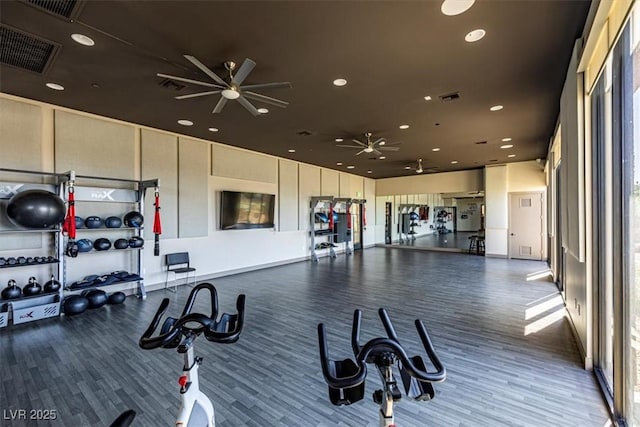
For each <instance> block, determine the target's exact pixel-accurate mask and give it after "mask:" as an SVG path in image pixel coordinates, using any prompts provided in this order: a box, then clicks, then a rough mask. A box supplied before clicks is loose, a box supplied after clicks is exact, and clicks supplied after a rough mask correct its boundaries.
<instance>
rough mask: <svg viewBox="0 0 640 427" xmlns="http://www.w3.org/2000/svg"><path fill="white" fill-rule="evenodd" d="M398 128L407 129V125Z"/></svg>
mask: <svg viewBox="0 0 640 427" xmlns="http://www.w3.org/2000/svg"><path fill="white" fill-rule="evenodd" d="M399 128H400V129H409V125H400V126H399Z"/></svg>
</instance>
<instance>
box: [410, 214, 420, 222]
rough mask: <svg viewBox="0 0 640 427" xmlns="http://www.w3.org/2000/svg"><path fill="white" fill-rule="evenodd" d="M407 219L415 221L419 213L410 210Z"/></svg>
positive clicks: (418, 217)
mask: <svg viewBox="0 0 640 427" xmlns="http://www.w3.org/2000/svg"><path fill="white" fill-rule="evenodd" d="M409 219H410V220H412V221H417V220H419V219H420V215H418V214H417V213H416V212H411V213H410V214H409Z"/></svg>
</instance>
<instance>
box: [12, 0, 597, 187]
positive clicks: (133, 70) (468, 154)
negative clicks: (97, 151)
mask: <svg viewBox="0 0 640 427" xmlns="http://www.w3.org/2000/svg"><path fill="white" fill-rule="evenodd" d="M454 1H456V0H454ZM441 4H442V2H441V1H406V2H405V1H368V2H364V1H362V2H360V1H337V2H332V1H257V2H254V1H193V2H192V1H156V2H152V1H64V0H28V1H27V0H24V1H0V23H1V28H0V29H2V30H3V33H2V34H3V37H2V61H3V62H4V61H5V60H6V58H8V57H12V55H13V56H16V55H17V60H16V61H14V60H15V59H16V58H13V59H11V61H14V62H13V64H14V65H6V64H5V63H2V64H0V90H1V91H2V92H4V93H8V94H12V95H17V96H21V97H26V98H30V99H35V100H39V101H43V102H47V103H51V104H55V105H60V106H64V107H68V108H73V109H77V110H81V111H86V112H90V113H94V114H98V115H101V116H107V117H112V118H115V119H120V120H125V121H128V122H132V123H137V124H141V125H145V126H150V127H153V128H158V129H163V130H167V131H171V132H177V133H180V134H185V135H191V136H194V137H198V138H202V139H206V140H210V141H216V142H221V143H224V144H229V145H234V146H238V147H244V148H247V149H250V150H255V151H259V152H263V153H268V154H272V155H275V156H279V157H284V158H289V159H292V160H296V161H301V162H305V163H310V164H315V165H319V166H323V167H327V168H331V169H336V170H342V171H346V172H350V173H354V174H358V175H362V176H368V177H372V178H383V177H396V176H405V175H415V173H416V172H415V168H416V166H417V159H419V158H421V159H422V163H423V166H424V169H425V173H431V172H444V171H454V170H463V169H472V168H480V167H484V166H485V165H487V164H492V163H506V162H511V161H523V160H532V159H537V158H545V157H546V152H547V146H548V142H549V140H550V138H551V136H552V134H553V131H554V128H555V125H556V121H557V117H558V112H559V100H560V93H561V90H562V85H563V82H564V78H565V75H566V70H567V65H568V63H569V58H570V55H571V51H572V48H573V43H574V40H575V39H576V38H578V37H580V35H581V33H582V28H583V26H584V24H585V20H586V17H587V14H588V10H589V6H590V3H589V2H588V1H574V0H570V1H562V0H554V1H538V0H523V1H511V0H507V1H499V0H491V1H483V0H477V1H476V2H475V4H473V6H472V7H471V8H470V9H469V10H468V11H466V12H464V13H462V14H460V15H457V16H446V15H444V14H443V13H442V12H441ZM39 5H49V6H51V5H53V6H54V7H56V8H59V9H64V8H67V12H68V13H63V14H66V15H67V16H60V14H56V13H51V12H48V11H44V10H43V9H42V8H41V7H39ZM58 12H59V11H58ZM478 28H482V29H484V30H486V36H485V37H484V38H482V39H481V40H479V41H477V42H474V43H468V42H466V41H465V35H466V34H467V33H469V32H470V31H472V30H475V29H478ZM8 30H13V31H18V32H19V33H23V34H27V35H30V36H31V37H33V38H35V39H37V40H39V41H45V42H49V43H51V44H52V45H53V46H54V48H53V50H52V51H51V52H48V51H45V52H43V50H42V49H43V48H39V47H37V46H35V47H34V45H31V46H30V47H29V46H27V47H26V48H25V49H24V51H17V52H16V51H10V50H12V49H13V50H15V46H13V45H10V41H9V37H8V36H7V34H9V33H8V32H7V31H8ZM73 33H80V34H84V35H86V36H89V37H90V38H92V39H93V40H94V41H95V46H93V47H87V46H82V45H80V44H78V43H76V42H74V41H73V40H72V39H71V37H70V36H71V34H73ZM38 49H40V50H38ZM21 55H22V56H21ZM184 55H193V56H194V57H196V58H198V59H199V60H200V61H201V62H202V63H204V64H205V65H206V66H208V67H209V68H211V69H212V70H214V72H215V73H217V74H218V75H219V76H221V77H224V76H226V74H225V73H226V71H225V69H224V66H223V64H224V62H225V61H228V60H233V61H235V62H237V63H238V64H241V63H242V61H244V59H245V58H251V59H252V60H253V61H255V62H256V63H257V65H256V67H255V68H254V69H253V71H252V72H251V73H250V74H249V76H248V77H247V79H246V80H245V84H258V83H266V82H283V81H287V82H290V83H291V86H292V87H291V88H281V89H262V90H256V92H259V93H261V94H264V95H267V96H270V97H275V98H278V99H282V100H284V101H287V102H288V103H289V105H288V107H287V108H284V109H282V108H278V107H275V106H272V105H267V104H262V103H260V102H257V101H251V102H252V103H253V104H254V105H255V106H256V107H267V108H268V109H269V113H267V114H261V115H259V116H253V115H252V114H250V113H249V112H248V111H247V110H245V109H244V108H243V107H242V106H241V105H240V104H239V103H238V102H237V101H231V100H230V101H229V102H228V103H227V105H226V106H225V107H224V109H223V110H222V111H221V112H220V113H218V114H212V110H213V108H214V106H215V105H216V103H217V102H218V99H219V98H220V95H210V96H203V97H198V98H191V99H184V100H176V99H174V97H175V96H179V95H184V94H189V93H194V92H199V91H202V90H203V89H204V90H208V89H207V88H203V87H202V86H196V85H192V84H188V83H187V84H185V83H181V82H175V81H173V82H171V81H167V79H163V78H160V77H158V76H156V74H157V73H165V74H170V75H175V76H181V77H185V78H189V79H193V80H199V81H205V82H212V83H213V81H212V80H211V79H210V78H209V77H208V76H207V75H205V74H204V73H203V72H202V71H201V70H199V69H198V68H197V67H196V66H194V65H193V64H192V63H191V62H189V61H187V60H186V59H185V58H184ZM38 56H41V57H42V58H43V62H42V63H41V64H36V65H33V64H31V62H32V61H33V60H34V58H36V57H38ZM47 58H48V61H46V65H44V64H45V60H47ZM7 62H8V61H7ZM16 64H17V66H16ZM25 64H26V66H28V67H31V68H32V70H35V71H27V70H25V69H24V68H23V65H25ZM38 66H44V69H43V70H40V69H38ZM336 78H344V79H346V80H347V81H348V83H347V85H345V86H342V87H337V86H334V85H333V83H332V82H333V81H334V79H336ZM48 82H52V83H57V84H60V85H63V86H64V90H62V91H56V90H51V89H49V88H47V87H45V83H48ZM172 83H179V84H177V85H174V84H172ZM176 86H178V87H179V88H180V89H179V90H177V88H176ZM451 93H457V94H459V98H458V99H456V100H453V101H446V102H445V101H442V100H440V98H439V97H440V96H442V95H447V94H451ZM425 96H431V97H432V100H431V101H426V100H425V98H424V97H425ZM494 105H503V106H504V108H503V109H502V110H500V111H495V112H492V111H490V110H489V108H490V107H491V106H494ZM180 119H187V120H190V121H192V122H193V123H194V124H193V126H189V127H186V126H181V125H179V124H178V123H177V121H178V120H180ZM403 124H407V125H409V128H408V129H406V130H401V129H400V128H399V126H400V125H403ZM212 127H213V128H217V129H218V132H212V131H209V130H208V129H209V128H212ZM365 132H372V134H373V135H372V139H374V140H375V139H378V138H385V140H386V141H387V142H388V144H392V143H399V145H397V146H398V147H399V148H400V149H399V151H397V152H384V153H383V154H384V155H385V156H386V159H384V160H381V159H379V158H377V157H378V156H375V154H373V153H362V154H360V155H358V156H356V153H357V152H358V151H359V150H356V149H351V148H342V147H336V144H337V143H336V142H335V139H336V138H344V140H345V142H343V144H344V143H349V142H350V140H351V139H352V138H356V139H359V140H360V141H364V137H363V134H364V133H365ZM503 138H511V141H509V142H508V144H512V145H513V147H512V148H509V149H501V148H500V146H501V145H503V144H506V143H507V142H503V141H502V139H503ZM433 148H440V150H439V151H432V149H433ZM289 150H296V151H295V152H294V153H291V152H289ZM509 154H515V157H508V155H509ZM453 161H457V163H451V162H453ZM338 163H342V164H341V165H338ZM347 166H353V168H350V169H347ZM405 167H411V168H412V169H405Z"/></svg>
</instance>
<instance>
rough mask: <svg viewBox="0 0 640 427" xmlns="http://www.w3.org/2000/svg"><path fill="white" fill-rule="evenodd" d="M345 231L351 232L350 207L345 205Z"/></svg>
mask: <svg viewBox="0 0 640 427" xmlns="http://www.w3.org/2000/svg"><path fill="white" fill-rule="evenodd" d="M347 230H351V206H348V205H347Z"/></svg>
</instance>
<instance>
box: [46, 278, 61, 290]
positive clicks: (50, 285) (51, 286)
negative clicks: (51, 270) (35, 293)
mask: <svg viewBox="0 0 640 427" xmlns="http://www.w3.org/2000/svg"><path fill="white" fill-rule="evenodd" d="M60 286H61V285H60V282H58V281H57V280H56V279H55V277H54V276H53V275H52V276H51V280H49V281H48V282H47V283H45V284H44V291H45V292H58V291H59V290H60Z"/></svg>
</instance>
